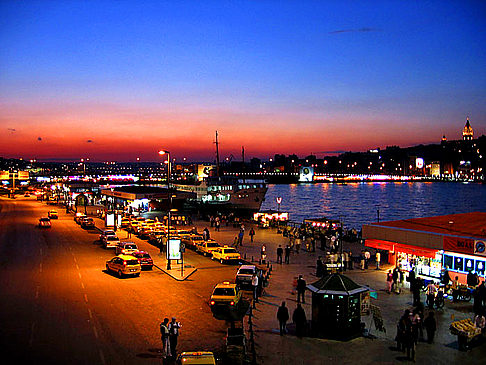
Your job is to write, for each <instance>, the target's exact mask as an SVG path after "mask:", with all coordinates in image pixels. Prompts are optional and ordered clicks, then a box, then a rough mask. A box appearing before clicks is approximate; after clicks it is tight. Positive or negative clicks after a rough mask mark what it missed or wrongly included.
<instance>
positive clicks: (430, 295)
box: [427, 281, 437, 309]
mask: <svg viewBox="0 0 486 365" xmlns="http://www.w3.org/2000/svg"><path fill="white" fill-rule="evenodd" d="M436 294H437V287H436V286H435V284H434V282H433V281H431V282H430V283H429V285H427V305H428V306H429V309H434V301H435V296H436Z"/></svg>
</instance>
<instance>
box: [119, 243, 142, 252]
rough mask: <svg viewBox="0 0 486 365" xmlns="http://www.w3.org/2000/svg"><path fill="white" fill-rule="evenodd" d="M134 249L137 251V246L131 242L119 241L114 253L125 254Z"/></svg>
mask: <svg viewBox="0 0 486 365" xmlns="http://www.w3.org/2000/svg"><path fill="white" fill-rule="evenodd" d="M136 251H138V247H137V245H136V244H135V243H133V242H120V243H119V244H118V246H116V248H115V254H116V255H120V254H124V255H127V254H131V253H132V252H136Z"/></svg>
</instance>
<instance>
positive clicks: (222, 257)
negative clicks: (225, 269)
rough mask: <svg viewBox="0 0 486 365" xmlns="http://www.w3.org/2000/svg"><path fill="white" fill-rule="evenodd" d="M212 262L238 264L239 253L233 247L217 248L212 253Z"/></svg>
mask: <svg viewBox="0 0 486 365" xmlns="http://www.w3.org/2000/svg"><path fill="white" fill-rule="evenodd" d="M212 259H213V260H219V262H221V263H225V262H239V261H240V259H241V256H240V253H239V252H238V251H237V250H236V249H234V248H233V247H228V246H224V247H218V248H217V249H215V250H214V251H213V257H212Z"/></svg>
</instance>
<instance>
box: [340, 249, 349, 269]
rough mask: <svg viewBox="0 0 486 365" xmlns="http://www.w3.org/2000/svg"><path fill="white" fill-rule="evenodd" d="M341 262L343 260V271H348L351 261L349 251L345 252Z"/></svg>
mask: <svg viewBox="0 0 486 365" xmlns="http://www.w3.org/2000/svg"><path fill="white" fill-rule="evenodd" d="M341 260H342V267H343V270H344V271H346V269H347V268H348V261H349V255H348V251H343V255H342V257H341Z"/></svg>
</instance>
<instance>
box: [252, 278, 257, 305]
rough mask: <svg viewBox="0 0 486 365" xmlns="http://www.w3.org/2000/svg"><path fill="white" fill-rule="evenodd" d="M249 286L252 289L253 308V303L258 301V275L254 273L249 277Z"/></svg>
mask: <svg viewBox="0 0 486 365" xmlns="http://www.w3.org/2000/svg"><path fill="white" fill-rule="evenodd" d="M251 287H252V289H253V308H256V306H255V303H258V276H257V274H256V273H254V274H253V277H252V278H251Z"/></svg>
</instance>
